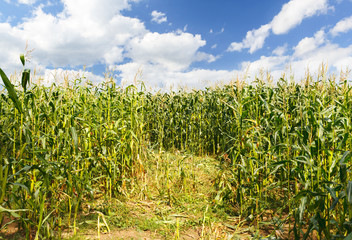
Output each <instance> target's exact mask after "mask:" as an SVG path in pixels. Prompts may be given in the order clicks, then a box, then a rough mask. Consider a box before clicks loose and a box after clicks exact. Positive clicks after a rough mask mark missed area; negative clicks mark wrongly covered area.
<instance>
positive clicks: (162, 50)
mask: <svg viewBox="0 0 352 240" xmlns="http://www.w3.org/2000/svg"><path fill="white" fill-rule="evenodd" d="M133 1H137V0H90V1H88V2H87V1H85V0H62V3H63V10H62V12H60V13H58V14H57V15H52V14H50V13H46V12H44V10H43V5H39V6H37V7H36V8H35V9H34V10H33V11H32V14H31V15H30V17H27V18H24V19H22V22H21V23H19V24H18V25H16V26H11V24H10V23H0V35H1V36H2V37H1V38H0V51H1V52H2V54H3V56H4V58H3V59H2V66H1V67H2V68H3V69H4V70H6V72H11V71H14V70H15V69H18V68H19V67H21V66H20V61H19V57H18V55H19V53H21V52H23V49H24V47H25V46H26V42H27V41H28V43H29V47H30V48H34V49H35V50H34V52H33V54H32V59H31V63H30V65H28V67H31V66H34V67H35V68H37V69H38V68H41V69H42V70H40V71H39V73H40V74H42V75H43V76H44V77H45V78H48V79H47V84H49V83H52V82H55V81H56V80H55V79H60V77H58V75H60V74H61V75H62V73H61V70H62V68H67V67H77V66H82V65H86V66H88V67H90V66H93V65H94V64H97V63H101V64H106V65H108V66H109V68H110V69H116V65H117V66H120V67H121V68H119V69H117V71H120V70H121V71H123V72H120V73H121V76H126V74H129V75H130V76H133V75H134V74H135V73H136V72H137V70H138V67H140V66H143V67H144V68H145V69H148V71H149V70H151V69H157V70H158V71H156V70H153V74H154V75H153V74H151V75H153V76H154V77H155V78H154V79H153V81H164V80H162V78H163V77H168V76H174V77H172V79H173V80H175V79H176V76H178V77H184V78H185V79H188V80H189V78H187V77H186V76H189V74H190V73H189V72H190V71H191V70H190V69H189V68H190V66H191V65H192V63H194V62H197V61H206V62H213V61H215V60H216V59H217V58H218V57H217V56H213V55H211V54H208V53H205V52H202V51H200V48H201V47H203V46H205V45H206V41H205V40H204V39H202V37H201V36H200V35H194V34H191V33H187V32H185V31H182V30H178V31H176V32H169V33H163V34H161V33H156V32H151V31H149V30H148V29H146V27H145V25H144V23H143V22H142V21H141V20H139V19H137V18H132V17H126V16H124V15H123V14H122V13H121V11H122V10H126V9H129V8H130V7H131V3H132V2H133ZM154 15H155V14H154ZM159 20H160V19H159ZM185 30H186V28H185ZM126 61H130V63H126ZM123 63H124V64H123ZM130 66H133V68H132V67H130ZM136 66H138V67H136ZM48 67H49V68H57V69H60V71H58V70H56V72H55V74H54V72H53V70H47V68H48ZM130 69H132V70H133V71H135V72H131V71H129V70H130ZM159 71H160V72H159ZM58 72H60V74H59V73H58ZM158 72H159V76H158V77H156V74H157V73H158ZM198 72H201V71H198ZM69 73H70V76H71V75H73V74H78V73H79V74H81V73H80V72H78V73H77V72H76V71H73V72H69ZM186 73H188V74H186ZM85 75H86V76H87V75H89V76H90V77H91V78H93V79H95V80H94V81H95V82H96V81H102V78H99V77H98V76H95V75H92V74H91V73H87V72H86V73H85ZM52 76H56V77H52ZM202 76H205V75H201V76H200V77H199V78H201V77H202ZM126 78H127V77H126ZM144 80H145V81H148V79H144ZM188 80H187V81H188ZM165 81H166V80H165Z"/></svg>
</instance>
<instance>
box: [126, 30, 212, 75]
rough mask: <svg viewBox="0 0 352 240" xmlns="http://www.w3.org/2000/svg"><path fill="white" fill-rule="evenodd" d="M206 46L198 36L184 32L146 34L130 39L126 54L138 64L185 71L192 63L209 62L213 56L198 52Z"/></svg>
mask: <svg viewBox="0 0 352 240" xmlns="http://www.w3.org/2000/svg"><path fill="white" fill-rule="evenodd" d="M205 44H206V41H205V40H202V39H201V36H200V35H193V34H190V33H185V32H176V33H164V34H160V33H147V34H145V35H144V36H143V37H140V38H134V39H132V40H131V41H130V42H129V44H128V48H127V51H128V53H127V54H126V55H127V56H128V57H130V58H131V59H132V60H133V61H134V62H136V63H138V64H144V65H146V64H151V65H160V66H162V67H163V68H165V69H168V70H172V71H183V70H186V69H187V68H188V67H189V66H190V64H191V63H192V62H193V61H203V60H207V61H211V60H213V58H212V57H213V56H212V55H209V54H205V53H200V52H198V49H199V48H200V47H202V46H204V45H205Z"/></svg>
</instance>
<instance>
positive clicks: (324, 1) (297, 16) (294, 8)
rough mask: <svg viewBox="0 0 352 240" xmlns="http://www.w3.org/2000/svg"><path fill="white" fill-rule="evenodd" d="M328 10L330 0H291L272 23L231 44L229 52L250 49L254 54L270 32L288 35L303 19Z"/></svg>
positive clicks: (249, 32)
mask: <svg viewBox="0 0 352 240" xmlns="http://www.w3.org/2000/svg"><path fill="white" fill-rule="evenodd" d="M328 9H330V7H329V5H328V0H291V1H289V2H288V3H286V4H284V5H283V7H282V9H281V11H280V12H279V13H278V14H277V15H276V16H275V17H274V18H273V20H272V21H271V22H270V23H268V24H265V25H262V26H261V27H260V28H258V29H254V30H251V31H248V32H247V35H246V37H245V38H244V39H243V40H242V42H233V43H231V45H230V46H229V48H228V51H230V52H233V51H242V49H245V48H249V52H250V53H253V52H255V51H257V50H258V49H261V48H262V47H263V46H264V42H265V39H266V38H267V37H268V36H269V34H270V31H272V32H273V33H274V34H276V35H277V34H284V33H287V32H288V31H289V30H291V29H292V28H294V27H296V26H297V25H299V24H300V23H301V22H302V21H303V19H305V18H307V17H311V16H314V15H317V14H320V13H325V12H327V11H328Z"/></svg>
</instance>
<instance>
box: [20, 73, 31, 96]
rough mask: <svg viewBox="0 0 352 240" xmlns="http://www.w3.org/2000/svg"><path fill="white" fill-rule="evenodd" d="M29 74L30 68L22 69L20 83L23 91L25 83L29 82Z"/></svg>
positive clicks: (25, 90) (25, 87) (25, 86)
mask: <svg viewBox="0 0 352 240" xmlns="http://www.w3.org/2000/svg"><path fill="white" fill-rule="evenodd" d="M30 75H31V70H30V69H25V70H23V72H22V81H21V85H22V87H23V89H24V92H27V85H28V84H29V80H30Z"/></svg>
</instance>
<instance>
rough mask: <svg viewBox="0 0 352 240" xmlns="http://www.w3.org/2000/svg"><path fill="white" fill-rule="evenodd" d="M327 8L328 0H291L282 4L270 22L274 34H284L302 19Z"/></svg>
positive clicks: (322, 11) (323, 11)
mask: <svg viewBox="0 0 352 240" xmlns="http://www.w3.org/2000/svg"><path fill="white" fill-rule="evenodd" d="M328 9H329V5H328V0H304V1H302V0H291V1H289V2H288V3H286V4H284V5H283V7H282V9H281V11H280V12H279V14H278V15H276V16H275V17H274V18H273V20H272V22H271V25H272V31H273V33H274V34H284V33H287V32H288V31H290V30H291V29H292V28H294V27H296V26H297V25H299V24H300V23H301V22H302V21H303V19H305V18H307V17H312V16H314V15H317V14H320V13H325V12H327V10H328Z"/></svg>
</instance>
